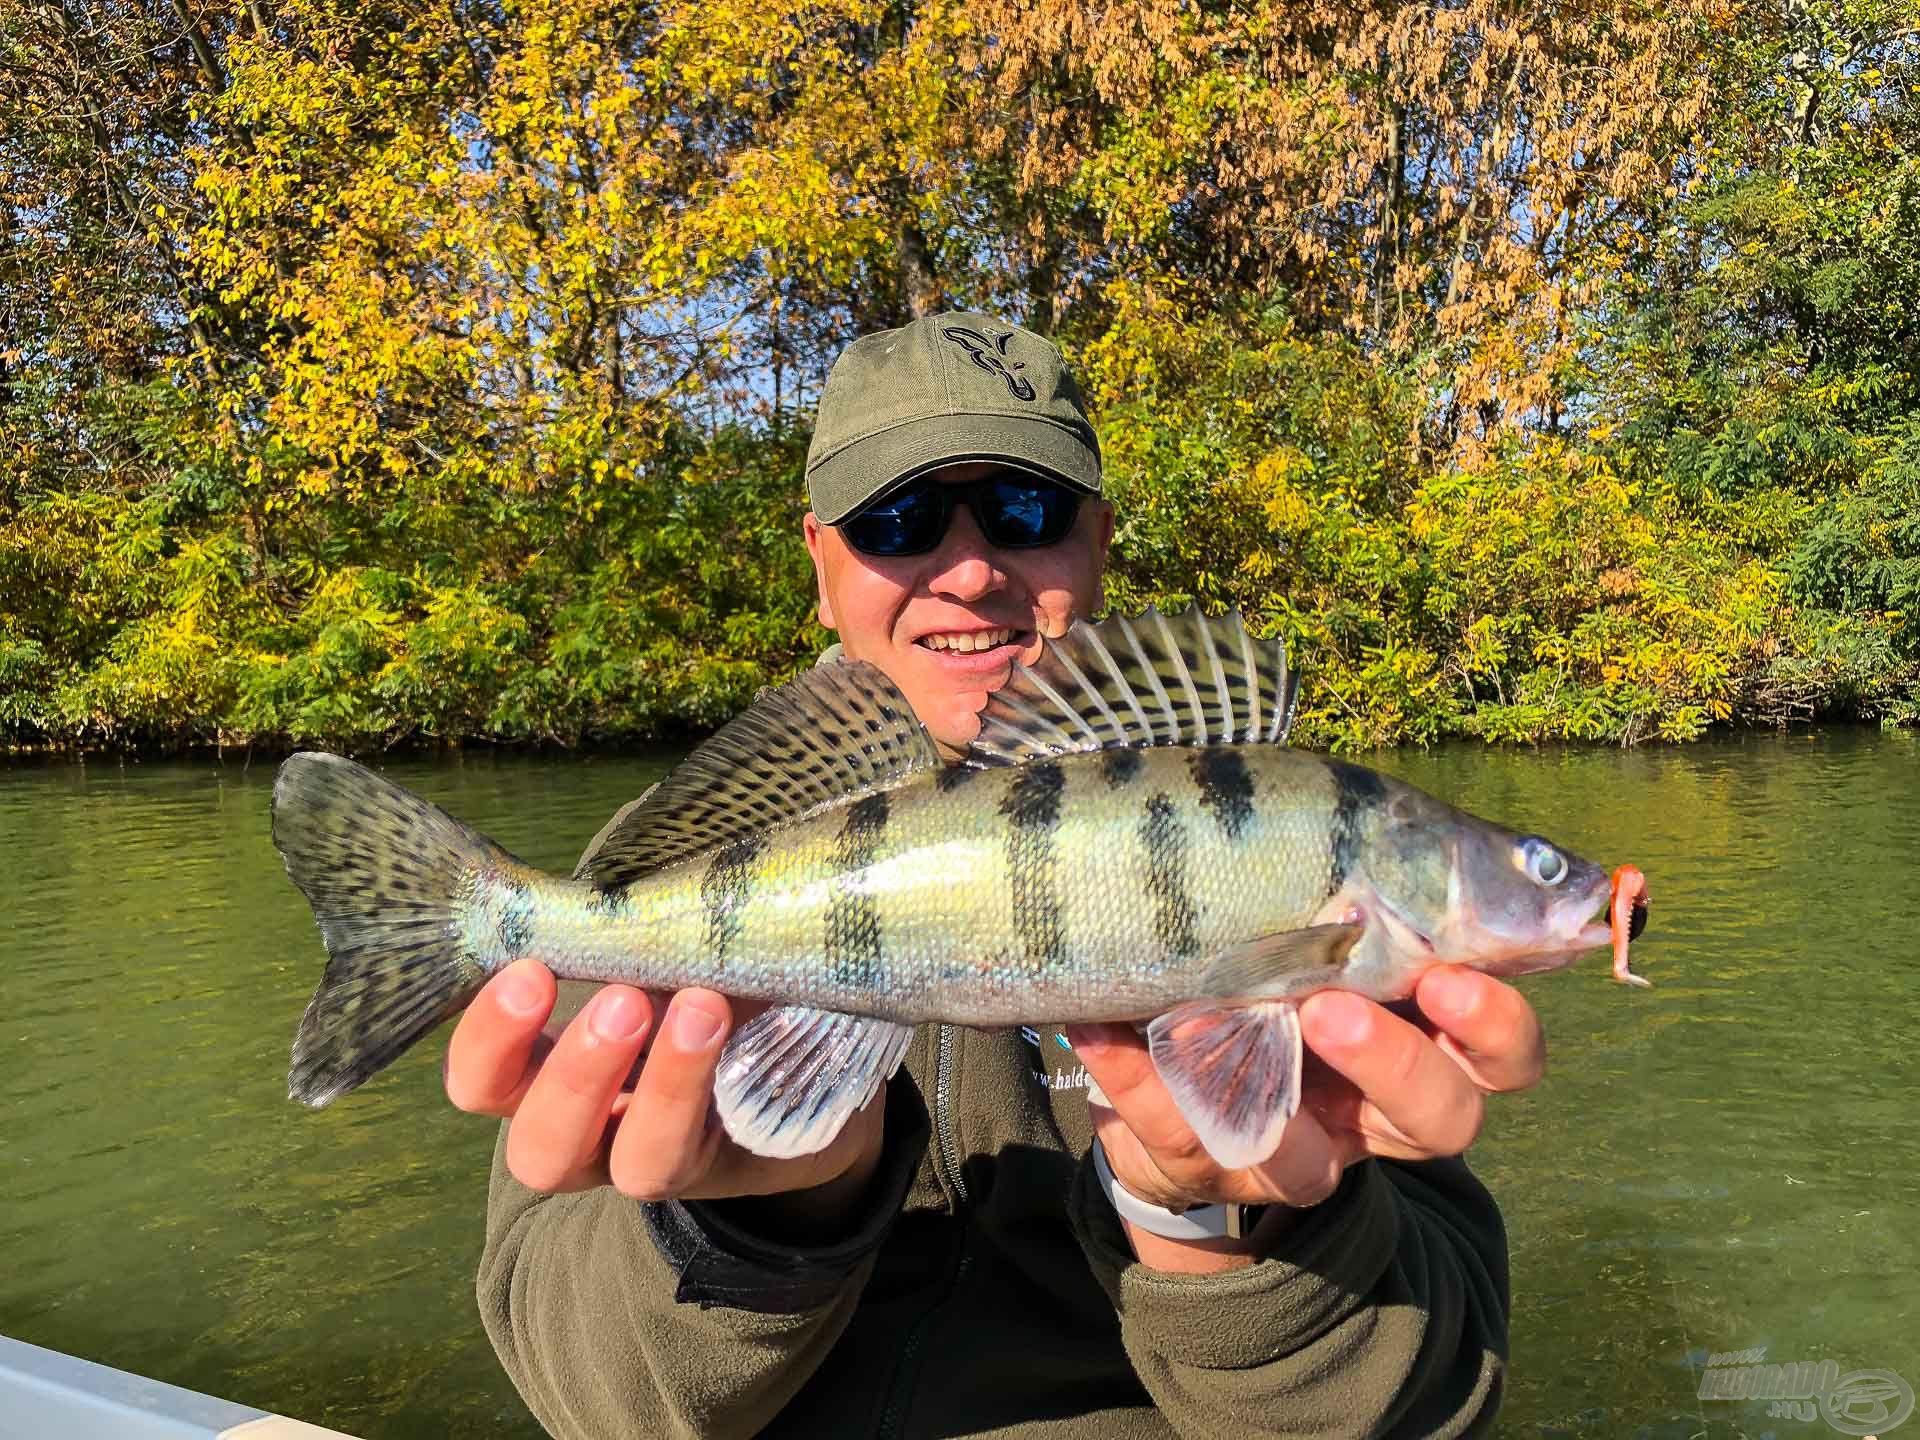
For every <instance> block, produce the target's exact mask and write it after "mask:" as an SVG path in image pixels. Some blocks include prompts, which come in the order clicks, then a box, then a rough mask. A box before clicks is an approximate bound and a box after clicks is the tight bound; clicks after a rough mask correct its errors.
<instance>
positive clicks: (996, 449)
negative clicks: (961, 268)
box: [807, 312, 1100, 525]
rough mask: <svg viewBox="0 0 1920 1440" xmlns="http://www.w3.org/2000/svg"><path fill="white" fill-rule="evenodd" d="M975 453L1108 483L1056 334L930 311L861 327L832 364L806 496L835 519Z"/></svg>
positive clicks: (1074, 480)
mask: <svg viewBox="0 0 1920 1440" xmlns="http://www.w3.org/2000/svg"><path fill="white" fill-rule="evenodd" d="M967 460H999V461H1002V462H1004V463H1006V464H1010V465H1018V466H1021V467H1023V468H1026V469H1029V470H1040V471H1044V472H1045V473H1046V474H1048V475H1051V476H1053V477H1054V478H1055V479H1058V480H1060V481H1062V482H1064V483H1065V484H1068V485H1071V486H1072V487H1073V488H1074V489H1076V490H1081V491H1085V492H1086V493H1087V494H1089V495H1098V494H1099V493H1100V442H1099V441H1098V440H1097V439H1095V438H1094V433H1093V426H1092V425H1091V424H1090V423H1088V420H1087V411H1086V405H1085V404H1084V403H1083V402H1082V400H1081V398H1080V387H1079V386H1078V385H1076V384H1075V383H1074V380H1073V376H1072V375H1071V374H1069V373H1068V371H1067V363H1066V361H1065V360H1063V359H1061V358H1060V351H1059V350H1058V349H1057V348H1056V347H1055V346H1054V343H1053V342H1052V341H1051V340H1048V339H1047V338H1046V337H1045V336H1043V335H1036V334H1034V333H1033V331H1031V330H1024V329H1022V328H1021V327H1020V326H1018V325H1009V324H1007V323H1006V322H1005V321H1004V320H995V319H992V318H990V317H988V316H985V315H970V314H966V313H964V312H951V313H948V314H945V315H931V316H928V317H926V318H925V319H921V320H915V321H914V322H913V323H912V324H911V325H904V326H902V327H901V328H900V329H898V330H881V331H879V332H877V333H875V334H872V335H863V336H861V337H860V338H859V339H858V340H856V341H854V342H853V344H851V345H849V346H848V347H847V348H846V349H845V350H844V351H842V352H841V354H840V358H839V359H838V360H836V361H834V362H833V369H832V370H830V371H828V372H827V384H826V388H825V390H823V391H822V392H821V395H820V413H819V417H818V419H817V420H816V421H815V422H814V428H813V444H812V445H811V446H809V447H808V449H807V497H808V499H809V500H810V501H811V502H812V504H813V513H814V514H816V515H818V516H819V517H820V519H821V521H822V523H824V524H827V525H837V524H839V523H840V522H841V521H842V520H844V519H846V518H847V516H849V515H851V514H852V513H853V512H854V511H856V510H858V509H859V508H860V507H861V506H862V505H865V504H866V503H867V502H868V501H870V500H873V499H874V498H876V497H877V496H879V495H880V494H881V493H882V492H883V491H885V490H887V489H888V488H889V487H891V486H893V485H894V484H896V483H898V482H899V481H901V480H904V479H906V478H908V477H909V476H912V475H918V474H922V473H924V472H925V471H928V470H931V469H934V468H935V467H937V466H941V465H950V464H957V463H959V462H961V461H967Z"/></svg>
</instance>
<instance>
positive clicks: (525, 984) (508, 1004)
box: [494, 966, 541, 1017]
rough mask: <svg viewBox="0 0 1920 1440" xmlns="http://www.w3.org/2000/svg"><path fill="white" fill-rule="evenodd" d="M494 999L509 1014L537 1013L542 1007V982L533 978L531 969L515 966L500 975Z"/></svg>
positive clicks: (525, 1014)
mask: <svg viewBox="0 0 1920 1440" xmlns="http://www.w3.org/2000/svg"><path fill="white" fill-rule="evenodd" d="M494 999H495V1000H497V1001H498V1002H499V1005H500V1008H501V1009H502V1010H504V1011H506V1012H507V1013H508V1014H509V1015H514V1016H520V1017H524V1016H528V1015H533V1014H536V1013H538V1011H539V1009H540V999H541V992H540V982H539V981H538V980H536V979H534V978H533V973H532V972H531V971H529V970H526V969H523V968H521V967H519V966H515V967H514V968H512V969H510V970H508V971H507V972H506V974H504V975H502V976H501V977H500V984H499V987H498V988H497V989H496V990H495V991H494Z"/></svg>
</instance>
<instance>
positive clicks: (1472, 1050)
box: [1414, 965, 1547, 1091]
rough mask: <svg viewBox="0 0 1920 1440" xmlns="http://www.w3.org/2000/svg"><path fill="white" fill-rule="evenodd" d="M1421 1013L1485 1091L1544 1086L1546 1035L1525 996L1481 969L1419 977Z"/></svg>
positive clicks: (1453, 968) (1442, 970)
mask: <svg viewBox="0 0 1920 1440" xmlns="http://www.w3.org/2000/svg"><path fill="white" fill-rule="evenodd" d="M1414 999H1415V1000H1416V1001H1418V1002H1419V1005H1420V1012H1421V1014H1423V1015H1425V1016H1426V1018H1427V1020H1428V1021H1429V1022H1430V1023H1431V1024H1432V1025H1433V1026H1434V1028H1435V1029H1436V1030H1438V1031H1439V1032H1440V1045H1441V1048H1442V1049H1443V1050H1446V1051H1447V1052H1448V1053H1449V1054H1451V1055H1452V1056H1453V1058H1454V1060H1455V1061H1456V1062H1457V1063H1458V1064H1459V1065H1460V1066H1461V1067H1462V1068H1463V1069H1465V1070H1466V1072H1467V1073H1468V1074H1469V1075H1471V1076H1472V1077H1473V1079H1474V1081H1475V1082H1476V1083H1477V1084H1478V1085H1479V1086H1480V1088H1481V1089H1483V1090H1498V1091H1509V1090H1525V1089H1528V1088H1529V1087H1531V1086H1534V1085H1537V1084H1539V1083H1540V1076H1541V1074H1542V1073H1543V1072H1544V1071H1545V1069H1546V1064H1547V1041H1546V1035H1545V1033H1544V1032H1543V1031H1542V1030H1541V1028H1540V1017H1539V1016H1538V1015H1536V1014H1535V1013H1534V1010H1533V1006H1532V1005H1530V1004H1528V1003H1527V997H1526V996H1524V995H1522V994H1521V993H1520V992H1519V991H1518V990H1516V989H1514V988H1513V986H1511V985H1508V984H1505V983H1504V982H1502V981H1499V980H1496V979H1494V978H1493V977H1492V976H1491V975H1482V974H1481V973H1480V972H1479V971H1478V970H1468V969H1464V968H1463V967H1461V966H1458V965H1443V966H1438V967H1436V968H1435V969H1432V970H1429V971H1428V972H1427V973H1426V974H1425V975H1423V976H1421V977H1420V984H1419V985H1418V987H1417V988H1416V989H1415V990H1414Z"/></svg>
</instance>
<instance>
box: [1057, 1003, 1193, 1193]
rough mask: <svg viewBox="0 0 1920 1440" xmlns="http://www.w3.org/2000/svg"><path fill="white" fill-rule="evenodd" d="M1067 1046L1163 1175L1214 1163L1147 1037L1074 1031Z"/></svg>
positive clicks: (1118, 1030)
mask: <svg viewBox="0 0 1920 1440" xmlns="http://www.w3.org/2000/svg"><path fill="white" fill-rule="evenodd" d="M1067 1043H1068V1044H1070V1045H1072V1046H1073V1053H1074V1054H1075V1055H1077V1056H1079V1057H1080V1061H1081V1063H1082V1064H1084V1065H1085V1066H1086V1067H1087V1074H1089V1075H1091V1076H1092V1077H1093V1079H1094V1082H1095V1083H1096V1084H1097V1085H1099V1087H1100V1089H1101V1090H1102V1091H1104V1092H1105V1094H1106V1097H1107V1104H1108V1105H1109V1106H1110V1107H1111V1108H1112V1109H1113V1110H1114V1111H1115V1112H1116V1113H1117V1114H1118V1115H1119V1116H1120V1119H1121V1121H1122V1123H1124V1124H1125V1125H1126V1127H1127V1128H1128V1129H1129V1130H1131V1131H1132V1132H1133V1133H1134V1134H1135V1135H1137V1136H1138V1137H1139V1138H1140V1143H1141V1144H1142V1145H1144V1146H1146V1147H1147V1149H1148V1150H1149V1151H1151V1152H1152V1154H1153V1157H1154V1160H1155V1162H1156V1163H1157V1164H1159V1165H1160V1166H1161V1167H1162V1168H1163V1169H1165V1168H1166V1167H1167V1166H1169V1165H1178V1164H1179V1163H1180V1162H1181V1161H1183V1160H1184V1161H1191V1162H1194V1163H1199V1162H1201V1161H1205V1163H1207V1164H1209V1165H1210V1164H1211V1163H1212V1162H1211V1161H1210V1160H1206V1153H1207V1152H1206V1151H1205V1150H1204V1149H1202V1148H1201V1146H1200V1142H1199V1140H1198V1139H1196V1138H1195V1136H1194V1133H1193V1130H1192V1127H1190V1126H1189V1125H1188V1124H1187V1121H1186V1117H1185V1116H1183V1115H1181V1113H1180V1109H1179V1107H1178V1106H1177V1105H1175V1104H1174V1103H1173V1096H1171V1095H1169V1094H1168V1093H1167V1087H1166V1085H1165V1084H1164V1083H1162V1081H1161V1079H1160V1072H1159V1071H1158V1070H1156V1069H1155V1068H1154V1064H1153V1056H1152V1055H1150V1054H1149V1053H1148V1052H1147V1041H1146V1037H1145V1036H1143V1035H1141V1034H1140V1033H1139V1032H1138V1031H1137V1030H1135V1029H1134V1028H1133V1027H1132V1026H1131V1025H1111V1024H1108V1025H1070V1026H1068V1027H1067ZM1169 1178H1170V1179H1175V1180H1176V1181H1177V1180H1178V1179H1179V1177H1178V1176H1173V1175H1171V1174H1170V1175H1169Z"/></svg>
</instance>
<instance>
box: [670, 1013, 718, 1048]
mask: <svg viewBox="0 0 1920 1440" xmlns="http://www.w3.org/2000/svg"><path fill="white" fill-rule="evenodd" d="M719 1033H720V1017H719V1016H718V1015H715V1014H714V1013H713V1012H712V1011H710V1010H702V1009H701V1008H700V1007H699V1006H697V1005H676V1006H675V1007H674V1010H673V1043H674V1045H675V1046H676V1047H678V1048H679V1049H681V1050H704V1049H706V1048H707V1046H708V1045H710V1044H712V1043H713V1037H714V1036H716V1035H718V1034H719Z"/></svg>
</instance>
